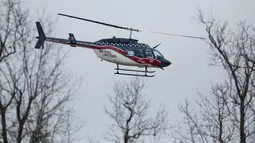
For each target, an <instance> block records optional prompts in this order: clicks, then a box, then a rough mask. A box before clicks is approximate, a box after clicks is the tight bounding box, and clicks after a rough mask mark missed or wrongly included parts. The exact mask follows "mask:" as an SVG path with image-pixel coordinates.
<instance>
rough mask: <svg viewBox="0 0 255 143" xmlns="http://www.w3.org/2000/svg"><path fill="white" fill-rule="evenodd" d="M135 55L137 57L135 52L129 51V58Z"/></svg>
mask: <svg viewBox="0 0 255 143" xmlns="http://www.w3.org/2000/svg"><path fill="white" fill-rule="evenodd" d="M134 55H135V52H134V51H130V50H128V51H127V56H134Z"/></svg>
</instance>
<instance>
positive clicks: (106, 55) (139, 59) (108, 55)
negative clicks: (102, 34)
mask: <svg viewBox="0 0 255 143" xmlns="http://www.w3.org/2000/svg"><path fill="white" fill-rule="evenodd" d="M58 15H60V16H65V17H69V18H74V19H79V20H84V21H88V22H92V23H96V24H101V25H104V26H109V27H114V28H119V29H123V30H128V31H130V34H129V38H116V37H115V36H113V37H112V38H104V39H101V40H98V41H95V42H89V41H80V40H76V38H75V36H74V34H73V33H69V37H68V39H62V38H55V37H46V35H45V33H44V31H43V28H42V26H41V24H40V22H39V21H37V22H36V27H37V31H38V34H39V36H37V37H36V38H37V39H38V41H37V43H36V45H35V48H36V49H40V48H41V47H42V49H43V48H44V46H43V45H44V42H45V41H48V42H53V43H59V44H65V45H70V46H71V47H83V48H88V49H93V50H94V52H95V54H96V56H97V57H98V58H100V59H101V61H107V62H110V63H114V64H116V65H117V67H116V68H115V70H116V72H115V73H114V74H119V75H129V76H143V77H154V76H155V75H152V73H154V72H155V71H149V70H148V68H160V69H162V70H164V68H165V67H168V66H169V65H171V64H172V63H171V62H170V61H169V60H167V59H166V58H165V57H164V56H163V54H161V53H160V51H159V50H157V49H156V48H157V47H158V46H159V45H160V44H161V43H159V44H158V45H156V46H154V47H150V46H149V45H148V44H145V43H139V42H138V40H137V39H132V38H131V35H132V32H133V31H134V32H142V31H141V30H139V29H134V28H128V27H123V26H118V25H113V24H109V23H104V22H100V21H95V20H90V19H85V18H81V17H76V16H72V15H67V14H62V13H58ZM149 32H150V31H149ZM151 33H156V34H164V35H171V36H180V37H187V38H195V39H205V38H202V37H195V36H187V35H176V34H169V33H160V32H151ZM120 65H121V66H131V67H138V68H144V69H145V70H133V69H127V68H120ZM120 71H122V72H120ZM123 71H125V72H123ZM132 72H140V73H144V74H135V73H132Z"/></svg>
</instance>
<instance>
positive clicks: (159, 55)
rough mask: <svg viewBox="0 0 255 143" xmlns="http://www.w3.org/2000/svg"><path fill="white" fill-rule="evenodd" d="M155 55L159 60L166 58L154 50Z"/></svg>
mask: <svg viewBox="0 0 255 143" xmlns="http://www.w3.org/2000/svg"><path fill="white" fill-rule="evenodd" d="M153 53H154V55H155V57H156V58H157V59H163V58H164V56H163V55H162V54H161V53H160V52H159V51H158V50H156V49H154V50H153Z"/></svg>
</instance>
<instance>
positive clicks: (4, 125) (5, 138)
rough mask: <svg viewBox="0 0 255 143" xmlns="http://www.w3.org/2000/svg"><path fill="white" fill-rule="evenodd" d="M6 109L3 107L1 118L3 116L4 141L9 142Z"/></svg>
mask: <svg viewBox="0 0 255 143" xmlns="http://www.w3.org/2000/svg"><path fill="white" fill-rule="evenodd" d="M5 113H6V111H5V109H1V118H2V137H3V140H4V143H8V139H7V130H6V118H5Z"/></svg>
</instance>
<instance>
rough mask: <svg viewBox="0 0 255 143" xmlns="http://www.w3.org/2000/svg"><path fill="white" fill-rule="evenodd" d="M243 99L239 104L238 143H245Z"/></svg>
mask: <svg viewBox="0 0 255 143" xmlns="http://www.w3.org/2000/svg"><path fill="white" fill-rule="evenodd" d="M244 108H245V107H244V99H241V104H240V143H246V138H245V131H244V123H245V111H244V110H245V109H244Z"/></svg>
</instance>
